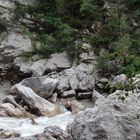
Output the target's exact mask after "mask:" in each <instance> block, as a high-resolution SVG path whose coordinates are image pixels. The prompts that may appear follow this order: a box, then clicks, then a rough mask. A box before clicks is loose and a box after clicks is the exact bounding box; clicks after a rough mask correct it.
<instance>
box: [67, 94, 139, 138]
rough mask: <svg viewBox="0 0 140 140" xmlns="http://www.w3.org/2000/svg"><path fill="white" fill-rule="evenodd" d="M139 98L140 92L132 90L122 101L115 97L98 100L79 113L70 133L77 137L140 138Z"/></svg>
mask: <svg viewBox="0 0 140 140" xmlns="http://www.w3.org/2000/svg"><path fill="white" fill-rule="evenodd" d="M113 97H114V96H113ZM115 97H117V95H116V96H115ZM139 98H140V94H139V93H136V94H135V93H131V94H130V95H129V96H128V97H126V99H125V100H124V101H123V102H122V101H119V100H117V99H114V98H112V97H108V98H107V99H105V100H97V101H96V102H95V107H94V108H91V109H86V110H85V111H83V112H81V113H79V114H78V115H77V117H76V118H75V120H74V122H73V123H72V124H71V125H70V126H69V127H68V130H69V133H70V134H71V135H72V137H73V139H74V140H94V139H95V140H139V139H140V121H139V118H140V113H139V110H140V100H139Z"/></svg>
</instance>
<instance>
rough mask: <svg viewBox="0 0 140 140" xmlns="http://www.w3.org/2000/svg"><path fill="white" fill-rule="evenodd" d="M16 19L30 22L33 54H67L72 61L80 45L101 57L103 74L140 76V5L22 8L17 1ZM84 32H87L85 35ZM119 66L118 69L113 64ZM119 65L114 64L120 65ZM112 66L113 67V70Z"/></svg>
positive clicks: (47, 3)
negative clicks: (89, 48)
mask: <svg viewBox="0 0 140 140" xmlns="http://www.w3.org/2000/svg"><path fill="white" fill-rule="evenodd" d="M15 3H16V8H15V19H18V20H19V21H20V23H23V20H22V19H29V20H30V21H32V25H31V26H29V25H25V24H24V23H23V25H25V26H27V27H28V28H29V30H30V32H33V33H34V32H35V34H37V36H36V37H35V38H34V40H36V41H37V42H39V44H40V45H36V44H38V43H36V42H35V43H34V44H35V45H34V46H35V51H34V53H41V54H43V55H45V56H48V55H49V54H51V53H54V52H61V51H67V52H68V53H69V55H70V56H71V57H72V58H75V57H78V54H79V53H80V51H81V48H80V43H79V45H75V43H74V42H75V41H78V42H87V43H90V44H91V45H92V46H94V50H95V52H97V53H98V56H99V55H100V52H99V51H100V50H102V48H104V49H106V50H108V52H109V53H108V54H107V55H105V56H99V58H98V62H97V66H98V68H99V69H100V70H102V72H103V73H106V72H107V73H109V72H110V73H112V68H113V67H114V71H115V73H118V72H123V73H125V74H127V75H128V76H132V75H134V74H136V73H138V72H139V71H140V70H139V66H140V64H139V62H140V39H139V38H140V32H139V19H140V8H139V7H140V1H139V0H128V1H125V0H117V1H115V0H110V1H108V6H106V5H105V3H104V1H102V0H71V1H69V0H54V1H51V0H40V1H37V2H36V3H34V4H33V5H21V4H20V3H19V2H18V0H16V1H15ZM85 31H88V32H87V33H85ZM112 62H117V63H119V67H115V65H114V66H113V65H112V64H111V63H112ZM117 63H115V64H116V65H117ZM110 65H112V67H111V68H110Z"/></svg>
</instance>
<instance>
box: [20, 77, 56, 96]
mask: <svg viewBox="0 0 140 140" xmlns="http://www.w3.org/2000/svg"><path fill="white" fill-rule="evenodd" d="M21 84H22V85H24V86H27V87H30V88H31V89H32V90H33V91H34V92H35V93H36V94H38V95H39V96H41V97H43V98H49V97H51V96H52V94H53V92H54V90H55V88H56V86H57V85H58V80H57V79H52V78H47V77H45V76H44V77H32V78H27V79H25V80H23V81H22V82H21Z"/></svg>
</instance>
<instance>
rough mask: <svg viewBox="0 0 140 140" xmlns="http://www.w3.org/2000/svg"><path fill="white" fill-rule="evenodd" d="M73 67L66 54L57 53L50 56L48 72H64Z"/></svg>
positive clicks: (47, 65)
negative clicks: (63, 70)
mask: <svg viewBox="0 0 140 140" xmlns="http://www.w3.org/2000/svg"><path fill="white" fill-rule="evenodd" d="M70 67H71V62H70V60H69V58H68V55H67V53H66V52H63V53H55V54H52V55H51V56H50V58H49V59H48V62H47V64H46V71H47V72H48V71H55V70H62V69H67V68H70Z"/></svg>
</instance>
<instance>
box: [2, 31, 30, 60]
mask: <svg viewBox="0 0 140 140" xmlns="http://www.w3.org/2000/svg"><path fill="white" fill-rule="evenodd" d="M0 49H1V54H2V55H3V57H4V58H6V57H11V58H12V57H13V58H14V57H16V56H18V55H20V54H21V53H22V52H25V51H27V52H29V51H31V50H32V44H31V40H30V39H29V38H28V37H27V36H26V35H22V34H21V33H18V32H9V33H8V35H7V37H6V38H5V39H4V40H3V41H2V42H1V45H0Z"/></svg>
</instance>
